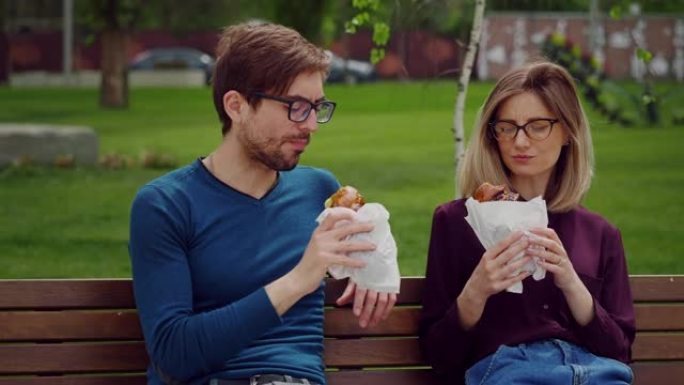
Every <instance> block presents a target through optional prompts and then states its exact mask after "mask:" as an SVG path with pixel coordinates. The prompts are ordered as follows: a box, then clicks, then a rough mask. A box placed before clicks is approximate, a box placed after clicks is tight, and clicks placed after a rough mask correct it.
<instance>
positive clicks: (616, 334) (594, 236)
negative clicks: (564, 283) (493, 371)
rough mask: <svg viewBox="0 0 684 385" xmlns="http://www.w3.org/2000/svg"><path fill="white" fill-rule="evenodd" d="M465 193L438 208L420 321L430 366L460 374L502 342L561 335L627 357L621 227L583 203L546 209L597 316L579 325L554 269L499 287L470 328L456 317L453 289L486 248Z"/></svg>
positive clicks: (459, 377) (630, 336) (628, 319)
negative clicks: (510, 288)
mask: <svg viewBox="0 0 684 385" xmlns="http://www.w3.org/2000/svg"><path fill="white" fill-rule="evenodd" d="M467 215H468V212H467V209H466V207H465V200H463V199H462V200H457V201H453V202H449V203H446V204H444V205H442V206H440V207H438V208H437V210H435V214H434V217H433V223H432V235H431V239H430V249H429V254H428V265H427V272H426V278H425V287H424V294H423V313H422V315H421V321H420V339H421V347H422V348H423V351H424V353H425V357H426V358H427V360H428V362H429V363H430V364H431V365H432V366H433V368H434V369H435V370H436V371H437V372H438V373H441V374H448V375H449V379H450V382H452V383H453V382H454V381H457V383H458V381H463V376H464V372H465V370H467V369H468V368H469V367H470V366H472V365H473V364H474V363H476V362H477V361H478V360H480V359H481V358H483V357H485V356H487V355H489V354H491V353H493V352H494V351H496V349H497V348H498V347H499V346H500V345H502V344H505V345H517V344H520V343H524V342H531V341H537V340H543V339H547V338H558V339H562V340H565V341H568V342H572V343H575V344H578V345H581V346H584V347H586V348H587V349H588V350H589V351H591V352H592V353H594V354H597V355H600V356H604V357H610V358H614V359H617V360H620V361H623V362H625V363H628V362H629V361H630V359H631V346H632V342H633V341H634V333H635V325H634V308H633V305H632V294H631V290H630V287H629V280H628V275H627V266H626V261H625V255H624V249H623V247H622V238H621V237H620V232H619V230H617V229H616V228H615V227H613V226H612V225H611V224H610V223H608V222H607V221H606V220H605V219H603V218H602V217H600V216H599V215H596V214H594V213H591V212H589V211H588V210H586V209H584V208H582V207H580V208H578V209H575V210H572V211H570V212H567V213H549V227H550V228H552V229H554V230H555V231H556V232H557V233H558V236H559V237H560V239H561V241H563V246H564V247H565V249H566V251H567V252H568V255H569V257H570V260H571V261H572V264H573V266H574V268H575V270H576V271H577V274H578V275H579V277H580V279H581V280H582V282H584V284H585V285H586V287H587V289H589V291H590V292H591V295H592V296H593V298H594V309H595V314H596V316H595V317H594V319H593V320H592V321H591V322H590V323H589V324H588V325H586V326H584V327H582V326H580V325H578V324H577V322H576V321H575V320H574V318H573V317H572V314H571V313H570V309H569V308H568V305H567V303H566V301H565V298H564V297H563V294H562V292H561V291H560V289H558V288H557V287H556V286H555V285H554V283H553V276H552V275H551V273H549V274H547V276H546V278H545V279H542V280H541V281H534V280H533V279H530V278H527V279H525V280H524V281H523V293H522V294H514V293H508V292H505V291H504V292H501V293H499V294H496V295H493V296H491V297H490V298H489V300H488V301H487V304H486V305H485V309H484V312H483V314H482V318H481V319H480V321H479V322H478V323H477V324H476V325H475V327H474V328H473V329H471V330H469V331H465V330H463V328H462V327H461V325H460V322H459V318H458V309H457V306H456V297H458V295H459V294H460V293H461V290H462V289H463V287H464V285H465V283H466V281H467V280H468V278H469V277H470V274H471V273H472V272H473V270H474V269H475V266H476V265H477V263H478V262H479V260H480V258H481V257H482V254H483V253H484V248H483V247H482V245H481V244H480V241H479V240H478V239H477V236H476V235H475V233H474V232H473V230H472V229H471V228H470V225H469V224H468V223H467V222H466V221H465V217H466V216H467Z"/></svg>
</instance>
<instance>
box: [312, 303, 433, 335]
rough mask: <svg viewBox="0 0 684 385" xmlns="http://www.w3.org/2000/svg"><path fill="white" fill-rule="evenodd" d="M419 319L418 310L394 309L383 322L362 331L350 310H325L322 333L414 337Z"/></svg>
mask: <svg viewBox="0 0 684 385" xmlns="http://www.w3.org/2000/svg"><path fill="white" fill-rule="evenodd" d="M419 318H420V309H418V308H407V307H395V308H394V309H392V315H391V316H390V317H389V318H387V319H386V320H385V321H382V322H381V323H380V324H379V325H377V326H374V327H368V328H365V329H364V328H362V327H360V326H359V319H358V318H357V317H356V316H355V315H354V314H353V313H352V310H351V308H339V309H326V311H325V319H324V323H323V326H324V328H323V333H324V334H325V336H326V337H361V336H415V335H416V334H417V333H418V320H419Z"/></svg>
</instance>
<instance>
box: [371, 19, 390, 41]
mask: <svg viewBox="0 0 684 385" xmlns="http://www.w3.org/2000/svg"><path fill="white" fill-rule="evenodd" d="M389 38H390V27H389V25H387V23H384V22H378V23H375V24H374V25H373V43H374V44H375V45H386V44H387V41H388V40H389Z"/></svg>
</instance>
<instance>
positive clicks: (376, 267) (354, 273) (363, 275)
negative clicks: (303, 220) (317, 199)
mask: <svg viewBox="0 0 684 385" xmlns="http://www.w3.org/2000/svg"><path fill="white" fill-rule="evenodd" d="M335 210H349V211H352V212H354V221H359V222H373V225H375V228H374V229H373V231H371V232H369V233H357V234H353V235H351V236H350V237H349V239H351V240H358V241H368V242H371V243H373V244H375V245H376V249H375V250H373V251H370V252H365V251H364V252H360V251H359V252H353V253H349V256H350V257H351V258H355V259H360V260H362V261H364V262H366V266H364V267H363V268H360V269H357V268H352V267H346V266H341V265H333V266H331V267H330V268H329V269H328V272H329V273H330V275H332V276H333V278H336V279H342V278H347V277H349V278H350V279H351V280H352V281H354V283H356V284H357V285H358V286H360V287H362V288H365V289H369V290H375V291H378V292H383V293H399V284H400V281H401V277H400V275H399V265H398V263H397V244H396V243H395V242H394V237H393V236H392V232H391V230H390V225H389V212H388V211H387V209H385V207H384V206H383V205H381V204H379V203H366V204H365V205H363V206H362V207H361V208H360V209H359V210H358V211H353V210H351V209H348V208H344V207H333V208H328V209H325V210H323V212H322V213H321V214H320V215H319V216H318V218H316V221H317V222H318V223H321V222H322V221H323V219H325V217H326V216H328V214H330V213H331V212H334V211H335ZM341 222H342V221H340V222H338V225H339V224H340V223H341Z"/></svg>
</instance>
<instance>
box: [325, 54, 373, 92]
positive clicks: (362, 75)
mask: <svg viewBox="0 0 684 385" xmlns="http://www.w3.org/2000/svg"><path fill="white" fill-rule="evenodd" d="M325 53H326V54H327V55H328V56H329V57H330V74H328V80H327V81H328V83H348V84H355V83H360V82H371V81H375V80H376V79H377V78H378V75H377V72H376V71H375V67H374V66H373V64H371V63H369V62H366V61H361V60H353V59H343V58H341V57H339V56H337V55H335V54H334V53H332V52H331V51H325Z"/></svg>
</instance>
